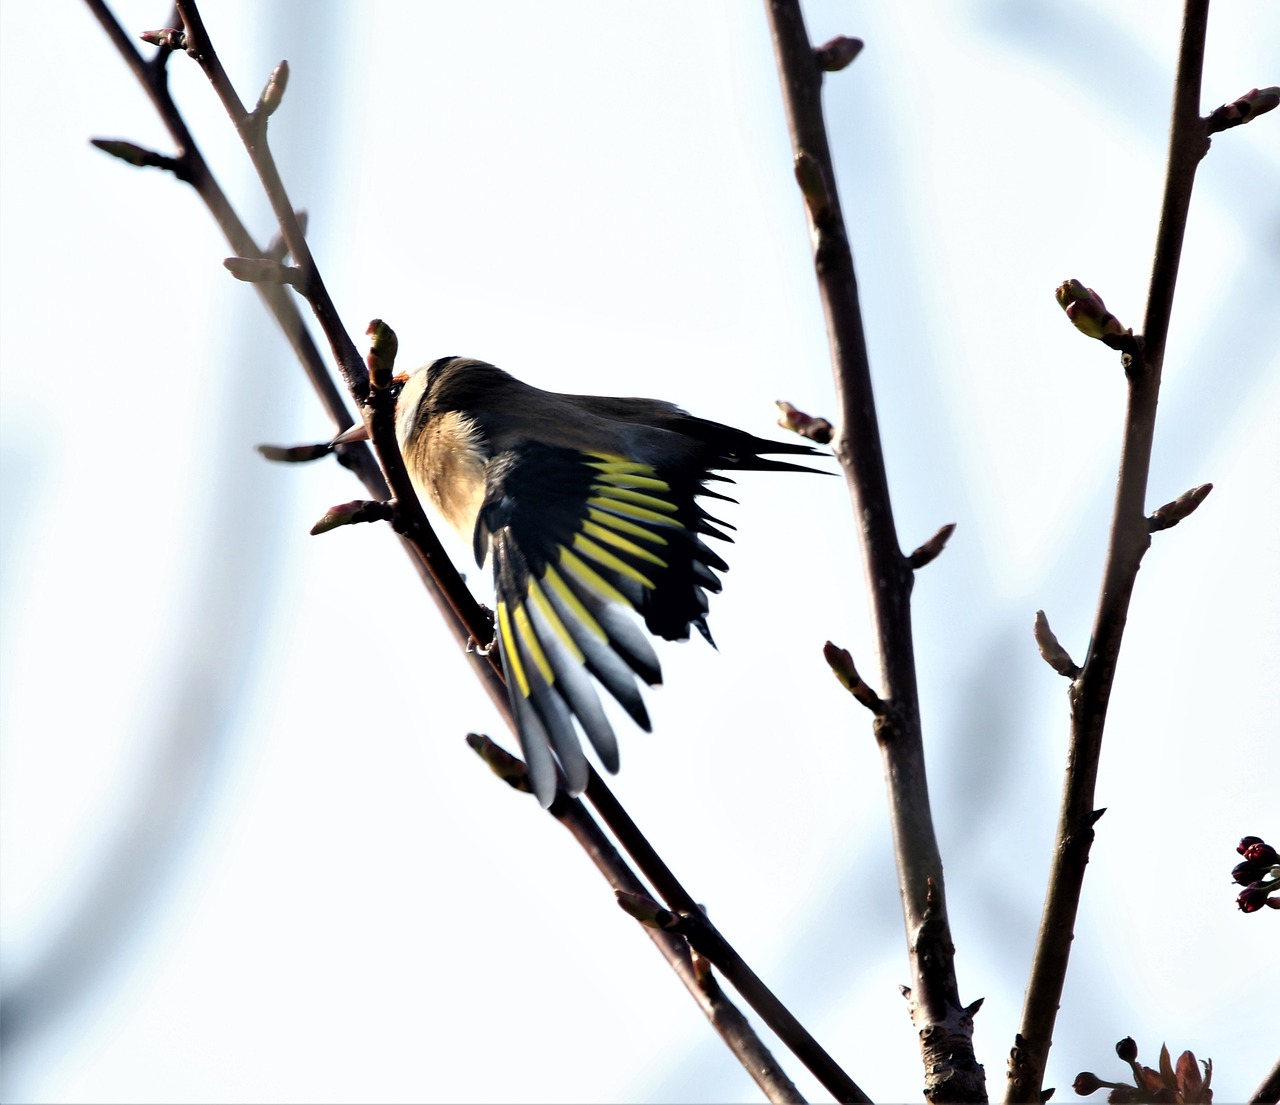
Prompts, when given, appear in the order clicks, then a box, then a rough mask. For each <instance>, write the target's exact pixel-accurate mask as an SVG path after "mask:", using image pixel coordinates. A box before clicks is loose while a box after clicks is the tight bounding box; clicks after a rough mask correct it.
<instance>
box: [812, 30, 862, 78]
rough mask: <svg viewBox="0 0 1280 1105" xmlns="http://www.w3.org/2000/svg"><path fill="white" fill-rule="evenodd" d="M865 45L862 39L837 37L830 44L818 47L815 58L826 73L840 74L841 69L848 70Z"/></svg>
mask: <svg viewBox="0 0 1280 1105" xmlns="http://www.w3.org/2000/svg"><path fill="white" fill-rule="evenodd" d="M864 45H865V43H864V42H863V41H862V39H860V38H850V37H849V36H848V35H836V37H835V38H833V39H832V40H831V41H830V42H824V43H823V44H822V45H821V46H818V47H816V48H815V49H814V51H813V57H814V60H815V61H817V63H818V68H819V69H821V70H822V71H823V72H824V73H838V72H839V71H840V70H841V69H845V68H848V66H849V65H850V63H852V61H853V59H854V58H856V57H857V56H858V55H859V54H860V53H862V47H863V46H864Z"/></svg>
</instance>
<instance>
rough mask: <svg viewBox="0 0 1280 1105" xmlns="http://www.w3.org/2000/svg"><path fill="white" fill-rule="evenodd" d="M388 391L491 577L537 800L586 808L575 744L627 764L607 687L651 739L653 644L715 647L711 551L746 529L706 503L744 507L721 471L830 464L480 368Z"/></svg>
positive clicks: (409, 446)
mask: <svg viewBox="0 0 1280 1105" xmlns="http://www.w3.org/2000/svg"><path fill="white" fill-rule="evenodd" d="M393 386H395V387H398V388H399V393H398V395H397V397H396V413H395V428H396V438H397V441H398V442H399V445H400V451H401V455H402V456H403V458H404V462H405V466H406V468H407V470H408V472H409V476H410V479H411V481H412V483H413V485H414V489H415V490H416V491H417V493H418V495H419V497H420V498H421V499H422V500H423V501H424V502H425V503H427V504H429V505H430V506H431V507H433V508H434V509H435V510H436V511H437V512H438V514H439V515H440V516H442V517H443V518H444V520H445V521H446V522H447V523H448V524H449V525H450V526H451V527H452V528H453V529H454V530H455V531H456V532H457V533H458V534H459V536H460V537H461V538H462V539H463V540H464V541H465V542H468V543H469V544H470V546H471V548H472V551H473V553H474V556H475V559H476V563H477V564H478V565H480V566H481V567H483V566H484V565H485V564H486V562H488V563H490V564H491V566H492V572H493V579H494V592H495V596H496V603H495V605H496V609H495V611H494V613H495V618H494V622H495V634H494V643H495V644H496V647H497V649H498V652H499V656H500V658H501V662H502V667H503V671H504V674H505V679H506V684H507V693H508V696H509V699H510V702H511V708H512V713H513V714H514V717H515V722H516V737H517V740H518V741H519V744H520V748H521V751H522V753H523V755H524V759H525V763H526V765H527V771H528V777H529V783H530V786H531V789H532V790H533V792H534V794H535V795H536V796H537V798H538V800H539V802H540V803H541V804H542V805H543V806H544V807H549V806H550V805H551V803H552V802H553V801H554V799H555V796H556V792H557V788H558V787H559V786H560V785H563V786H564V787H565V789H566V791H567V792H568V793H569V795H571V796H576V795H578V794H581V793H582V792H583V791H584V790H585V789H586V786H587V783H588V781H589V777H590V771H589V767H588V763H587V759H586V756H585V753H584V751H583V748H582V744H581V742H580V740H579V737H578V733H577V731H576V729H580V730H581V732H582V733H584V734H585V736H586V738H587V740H588V741H589V742H590V744H591V746H592V747H593V748H594V749H595V752H596V755H597V756H598V757H599V760H600V762H601V763H602V764H603V765H604V766H605V767H606V768H607V769H608V770H609V771H610V772H611V773H613V772H616V771H617V770H618V767H619V755H618V742H617V737H616V735H615V733H614V731H613V727H612V725H611V724H610V722H609V720H608V718H607V717H606V715H605V712H604V709H603V707H602V705H601V703H600V697H599V695H598V694H597V692H596V688H595V685H594V684H598V685H599V686H600V687H603V688H604V689H605V690H606V691H607V692H608V693H609V694H610V695H611V696H612V697H613V698H614V699H615V700H616V701H617V702H618V703H619V704H620V705H621V707H622V708H623V710H625V711H626V713H627V714H628V715H630V717H631V719H632V720H633V721H634V722H635V723H636V725H637V726H639V727H640V728H641V729H643V730H645V731H646V732H647V731H651V728H652V727H651V724H650V721H649V715H648V712H647V711H646V709H645V704H644V700H643V698H642V696H641V691H640V687H639V683H641V682H643V683H645V684H647V685H648V686H651V687H652V686H656V685H658V684H659V683H661V682H662V670H661V667H660V665H659V662H658V657H657V654H656V652H655V651H654V648H653V645H652V643H651V641H650V639H649V636H650V635H651V636H653V637H660V638H664V639H666V640H687V639H688V638H689V635H690V630H691V629H696V630H697V631H698V632H699V633H700V634H701V635H702V636H703V637H704V638H705V639H706V640H707V641H708V642H709V643H711V644H712V645H713V646H714V644H715V642H714V641H713V640H712V637H711V633H710V630H709V629H708V628H707V613H708V602H707V592H711V593H712V594H715V593H718V592H719V591H720V590H721V580H720V577H719V576H718V575H717V573H718V572H724V571H726V570H727V569H728V565H727V564H726V563H725V561H724V560H723V559H722V558H721V557H720V556H719V555H718V554H717V553H716V552H715V551H713V550H712V549H711V548H710V547H709V546H708V545H707V544H706V542H705V541H704V538H716V539H718V540H721V541H732V538H731V537H730V536H729V534H728V533H726V532H725V531H726V530H731V529H733V528H734V527H732V526H730V525H729V524H728V523H726V522H723V521H721V520H720V519H717V518H715V517H713V516H712V515H711V514H709V513H708V512H707V511H706V510H705V509H704V508H703V507H702V505H701V504H700V503H699V501H698V500H699V499H702V498H710V499H719V500H725V501H728V502H734V501H735V500H733V499H731V498H730V497H729V496H727V495H725V494H723V493H722V492H719V491H716V490H713V489H712V488H711V487H709V486H708V485H709V484H711V483H717V482H719V483H732V482H733V481H732V479H731V478H730V477H728V476H725V475H722V474H721V473H722V472H725V471H748V470H754V471H768V472H793V471H794V472H817V471H820V469H815V468H809V467H807V466H804V465H800V464H796V463H794V462H792V461H789V460H775V459H772V458H771V457H769V456H766V455H762V454H781V455H784V456H821V455H822V454H821V453H820V452H819V451H818V450H817V449H814V448H813V447H812V446H810V445H806V444H801V443H799V442H780V441H770V440H767V439H764V438H759V437H756V436H754V435H752V434H750V433H747V432H746V431H743V430H737V429H734V428H733V427H731V426H726V425H722V424H721V423H718V422H712V421H708V420H706V419H703V418H697V417H695V416H694V415H691V414H688V413H686V412H685V411H684V410H682V409H680V408H679V407H677V406H676V405H675V404H674V403H669V402H664V401H662V400H657V399H640V398H619V397H609V396H595V395H571V394H565V393H561V392H554V391H544V390H542V389H541V388H537V387H533V386H531V385H529V384H526V383H523V382H522V381H520V380H518V379H516V378H515V377H514V376H512V375H510V374H509V373H507V372H505V371H504V370H502V369H500V368H497V367H495V366H494V365H492V364H488V363H486V362H485V361H480V360H476V359H473V358H470V357H458V356H451V357H441V358H439V359H438V360H436V361H434V362H432V363H431V364H429V365H427V366H426V367H424V368H420V369H418V370H416V371H414V372H412V373H409V374H407V375H401V376H397V377H396V380H395V383H394V385H393ZM358 431H359V427H356V428H355V432H356V433H357V434H358ZM364 436H367V435H364ZM344 437H345V440H352V439H353V438H352V437H351V436H346V435H340V439H344ZM637 615H638V618H637ZM638 622H642V623H643V626H644V628H643V629H642V628H641V627H640V624H638ZM646 630H647V634H646V632H645V631H646ZM575 722H576V728H575Z"/></svg>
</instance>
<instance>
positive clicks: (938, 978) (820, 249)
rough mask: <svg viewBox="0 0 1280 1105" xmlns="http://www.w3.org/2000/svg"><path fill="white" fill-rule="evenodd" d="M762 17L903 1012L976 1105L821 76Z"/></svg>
mask: <svg viewBox="0 0 1280 1105" xmlns="http://www.w3.org/2000/svg"><path fill="white" fill-rule="evenodd" d="M766 7H767V9H768V14H769V23H770V27H771V30H772V34H773V44H774V54H775V57H776V59H777V63H778V71H779V74H780V76H781V80H782V90H783V101H784V104H785V108H786V115H787V124H788V128H789V130H790V132H791V142H792V149H793V152H794V155H795V170H796V178H797V182H798V183H799V185H800V189H801V192H802V195H803V197H804V200H805V207H806V211H807V213H808V216H809V225H810V230H811V239H812V243H813V255H814V266H815V268H816V269H817V277H818V289H819V294H820V296H821V299H822V307H823V312H824V314H825V316H826V321H827V336H828V339H829V341H830V344H831V356H832V364H833V368H834V371H835V380H836V393H837V400H838V403H839V406H840V432H839V435H838V436H837V438H836V441H835V452H836V456H837V457H838V458H839V459H840V463H841V464H842V466H843V467H844V470H845V477H846V480H847V482H848V484H849V491H850V495H851V497H852V499H853V508H854V517H855V518H856V519H857V520H858V524H859V537H860V543H861V548H862V562H863V571H864V575H865V578H866V582H867V589H868V592H869V595H870V603H871V616H872V620H873V623H874V626H875V632H876V639H877V642H878V646H879V654H880V655H879V660H880V688H879V694H880V697H881V699H883V704H884V706H885V710H884V712H882V713H878V714H877V715H876V718H875V722H874V729H875V733H876V737H877V740H878V743H879V746H880V751H881V755H882V758H883V761H884V771H885V779H886V783H887V787H888V794H889V810H890V818H891V822H892V825H893V841H894V856H895V859H896V861H897V868H898V886H899V890H900V891H901V897H902V908H903V920H904V922H905V925H906V932H907V948H908V953H909V956H910V966H911V977H912V986H911V989H910V991H909V992H908V993H909V996H908V1000H909V1003H910V1009H911V1017H912V1021H913V1022H914V1023H915V1025H916V1027H917V1029H918V1030H919V1035H920V1045H921V1053H922V1058H923V1061H924V1068H925V1096H926V1097H927V1098H928V1099H929V1100H930V1101H942V1100H947V1101H986V1099H987V1097H986V1085H985V1080H984V1075H983V1070H982V1066H981V1064H979V1063H978V1061H977V1059H976V1058H975V1056H974V1052H973V1012H974V1011H976V1008H975V1007H969V1008H965V1007H964V1006H962V1005H961V1002H960V994H959V987H958V984H957V982H956V975H955V948H954V946H953V944H952V940H951V930H950V925H949V923H948V921H947V911H946V898H945V893H944V886H943V878H942V858H941V855H940V854H939V851H938V843H937V838H936V836H935V834H934V830H933V818H932V814H931V812H930V807H929V791H928V783H927V779H926V776H925V763H924V743H923V738H922V733H921V724H920V708H919V700H918V695H917V687H916V670H915V657H914V653H913V647H912V637H911V588H912V583H913V580H914V571H913V568H912V565H911V563H910V561H909V559H908V557H906V556H904V555H903V553H902V550H901V547H900V544H899V541H898V535H897V531H896V529H895V527H894V522H893V508H892V504H891V502H890V499H889V486H888V478H887V475H886V472H885V464H884V454H883V451H882V448H881V444H880V429H879V424H878V422H877V419H876V410H875V398H874V395H873V392H872V387H871V369H870V365H869V362H868V359H867V347H866V338H865V335H864V332H863V324H862V313H861V309H860V307H859V304H858V284H857V277H856V275H855V273H854V267H853V256H852V253H851V251H850V248H849V239H848V235H847V233H846V231H845V225H844V217H843V215H842V213H841V209H840V197H839V195H838V194H837V192H836V187H835V171H834V169H833V167H832V162H831V151H830V148H829V146H828V143H827V134H826V126H825V123H824V122H823V116H822V100H821V91H822V69H821V67H820V65H819V64H818V61H817V60H816V59H815V57H814V51H813V48H812V46H811V45H810V42H809V37H808V33H807V32H806V30H805V26H804V19H803V16H802V15H801V12H800V6H799V3H798V0H766Z"/></svg>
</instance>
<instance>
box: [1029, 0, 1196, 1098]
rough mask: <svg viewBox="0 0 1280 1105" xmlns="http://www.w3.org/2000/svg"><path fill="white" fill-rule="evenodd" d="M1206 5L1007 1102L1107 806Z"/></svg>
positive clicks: (1191, 152) (1175, 146)
mask: <svg viewBox="0 0 1280 1105" xmlns="http://www.w3.org/2000/svg"><path fill="white" fill-rule="evenodd" d="M1208 8H1209V2H1208V0H1187V2H1186V7H1185V9H1184V12H1183V24H1182V37H1181V46H1180V48H1179V54H1178V71H1177V76H1176V78H1175V81H1174V94H1173V111H1172V118H1171V122H1170V128H1169V153H1168V165H1167V172H1166V177H1165V189H1164V200H1163V202H1162V205H1161V211H1160V226H1159V230H1158V232H1157V236H1156V248H1155V257H1154V260H1153V262H1152V268H1151V281H1150V287H1149V291H1148V295H1147V308H1146V314H1145V317H1144V319H1143V332H1142V335H1141V337H1140V339H1139V340H1138V344H1137V351H1136V355H1132V356H1130V355H1126V361H1127V364H1126V368H1125V372H1126V376H1127V379H1128V385H1129V397H1128V410H1127V412H1126V416H1125V429H1124V445H1123V451H1122V453H1121V458H1120V474H1119V482H1118V485H1117V488H1116V501H1115V508H1114V513H1113V515H1112V523H1111V535H1110V539H1109V542H1108V547H1107V555H1106V562H1105V566H1104V568H1103V578H1102V587H1101V590H1100V592H1099V597H1098V606H1097V611H1096V613H1095V616H1094V623H1093V636H1092V645H1091V647H1090V649H1089V654H1088V656H1087V657H1086V658H1085V662H1084V665H1083V667H1082V669H1081V671H1080V673H1079V675H1078V676H1076V678H1075V679H1074V680H1073V681H1072V684H1071V689H1070V702H1071V739H1070V747H1069V750H1068V759H1067V770H1066V778H1065V780H1064V785H1063V794H1062V806H1061V810H1060V813H1059V816H1058V830H1057V840H1056V842H1055V845H1054V852H1053V863H1052V867H1051V870H1050V876H1049V888H1048V894H1047V896H1046V898H1045V905H1044V914H1043V917H1042V919H1041V922H1040V932H1039V936H1038V938H1037V942H1036V948H1035V953H1034V957H1033V960H1032V966H1031V975H1030V979H1029V981H1028V985H1027V992H1026V997H1025V999H1024V1004H1023V1011H1022V1021H1021V1025H1020V1031H1019V1032H1018V1035H1017V1037H1016V1039H1015V1043H1014V1047H1013V1049H1012V1050H1011V1052H1010V1056H1009V1074H1008V1085H1007V1094H1008V1100H1009V1101H1011V1102H1026V1101H1038V1100H1041V1093H1042V1088H1043V1083H1044V1070H1045V1064H1046V1062H1047V1060H1048V1055H1049V1048H1050V1046H1051V1044H1052V1037H1053V1026H1054V1023H1055V1021H1056V1019H1057V1013H1058V1004H1059V1002H1060V1001H1061V998H1062V987H1063V982H1064V980H1065V978H1066V972H1067V962H1068V959H1069V957H1070V953H1071V942H1072V939H1073V935H1074V931H1075V919H1076V914H1077V912H1078V910H1079V906H1080V893H1081V888H1082V886H1083V883H1084V870H1085V865H1086V864H1087V863H1088V861H1089V850H1090V847H1091V845H1092V843H1093V835H1094V832H1093V825H1094V822H1095V821H1096V820H1097V818H1098V816H1100V811H1098V810H1095V809H1094V790H1095V786H1096V783H1097V778H1098V761H1099V758H1100V755H1101V750H1102V731H1103V727H1104V724H1105V722H1106V716H1107V705H1108V703H1109V701H1110V698H1111V689H1112V685H1113V683H1114V680H1115V673H1116V662H1117V659H1118V657H1119V654H1120V644H1121V640H1122V638H1123V636H1124V627H1125V622H1126V620H1127V618H1128V613H1129V602H1130V599H1131V597H1132V595H1133V588H1134V583H1135V581H1136V579H1137V574H1138V567H1139V565H1140V564H1141V562H1142V558H1143V556H1144V555H1145V554H1146V551H1147V549H1148V547H1149V546H1150V544H1151V530H1150V525H1149V523H1148V520H1147V513H1146V496H1147V480H1148V475H1149V472H1150V468H1151V449H1152V442H1153V440H1154V437H1155V422H1156V404H1157V400H1158V398H1159V393H1160V374H1161V369H1162V367H1163V364H1164V354H1165V344H1166V341H1167V338H1168V334H1169V319H1170V316H1171V314H1172V310H1173V293H1174V288H1175V287H1176V285H1177V279H1178V262H1179V258H1180V256H1181V253H1182V242H1183V238H1184V235H1185V231H1186V224H1187V210H1188V206H1189V204H1190V202H1191V189H1192V185H1193V182H1194V180H1195V173H1196V168H1197V166H1198V165H1199V163H1200V159H1201V158H1202V157H1203V156H1204V154H1205V151H1206V150H1207V149H1208V136H1207V133H1206V127H1205V122H1204V120H1202V119H1201V118H1200V114H1199V103H1200V76H1201V69H1202V67H1203V62H1204V43H1205V31H1206V26H1207V23H1208Z"/></svg>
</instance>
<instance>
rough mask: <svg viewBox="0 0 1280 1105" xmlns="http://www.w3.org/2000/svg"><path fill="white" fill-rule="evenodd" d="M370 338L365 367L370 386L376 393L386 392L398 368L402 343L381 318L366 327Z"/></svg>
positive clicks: (366, 332)
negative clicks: (397, 358)
mask: <svg viewBox="0 0 1280 1105" xmlns="http://www.w3.org/2000/svg"><path fill="white" fill-rule="evenodd" d="M364 332H365V334H366V335H367V336H368V337H369V339H370V341H369V352H368V354H367V355H366V356H365V365H366V367H367V368H368V369H369V386H370V387H371V388H372V389H373V390H374V391H386V389H387V388H389V387H390V386H391V381H392V379H393V378H394V373H395V366H396V351H397V350H398V349H399V347H400V341H399V339H398V338H397V337H396V332H395V331H394V330H392V329H391V327H390V326H388V325H387V324H386V323H385V322H383V321H382V319H380V318H375V319H374V320H373V321H372V322H370V323H369V325H368V326H367V327H365V331H364Z"/></svg>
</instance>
